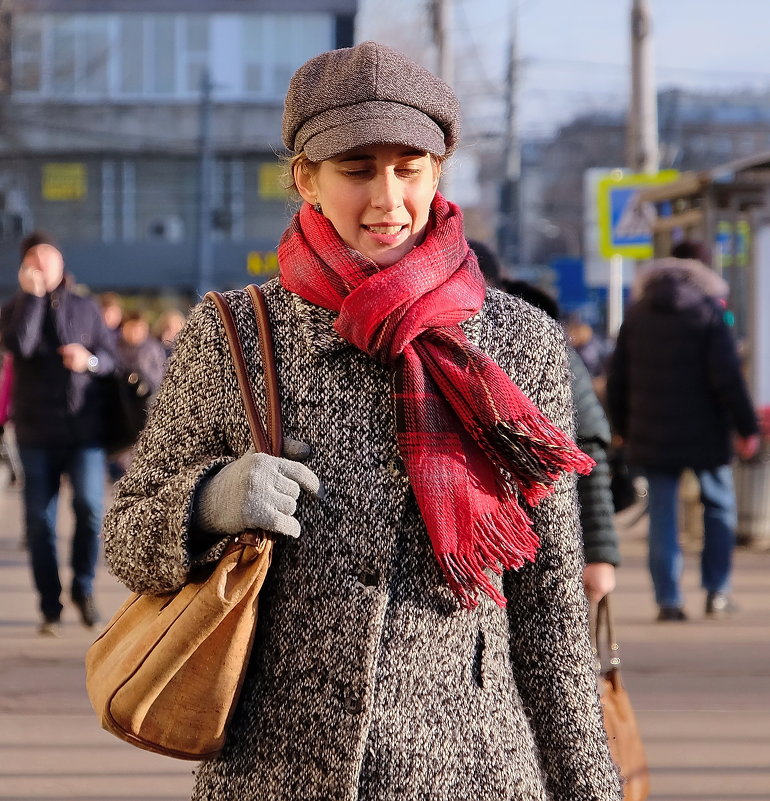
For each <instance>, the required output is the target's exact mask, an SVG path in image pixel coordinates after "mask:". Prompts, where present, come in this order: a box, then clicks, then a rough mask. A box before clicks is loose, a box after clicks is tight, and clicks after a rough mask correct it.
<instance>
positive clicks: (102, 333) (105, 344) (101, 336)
mask: <svg viewBox="0 0 770 801" xmlns="http://www.w3.org/2000/svg"><path fill="white" fill-rule="evenodd" d="M88 305H89V306H90V307H91V308H90V311H91V319H92V321H93V331H92V337H93V341H92V343H91V348H90V350H91V352H92V353H93V354H94V356H96V358H97V359H99V366H98V367H97V369H96V374H97V375H101V376H108V375H112V374H113V373H114V372H115V368H116V367H117V361H118V355H117V353H116V350H115V340H114V338H113V336H112V334H111V333H110V330H109V329H108V328H107V326H106V325H105V323H104V320H103V319H102V315H101V312H100V311H99V307H98V306H97V305H96V303H95V302H94V301H92V300H90V299H89V300H88Z"/></svg>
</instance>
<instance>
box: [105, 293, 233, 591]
mask: <svg viewBox="0 0 770 801" xmlns="http://www.w3.org/2000/svg"><path fill="white" fill-rule="evenodd" d="M238 403H239V400H238V393H237V386H236V385H235V376H234V373H233V367H232V362H231V360H230V356H229V352H228V348H227V342H226V339H225V336H224V330H223V328H222V327H221V323H220V321H219V318H218V315H217V313H216V310H215V308H214V306H213V304H211V303H209V302H206V301H204V302H203V303H201V304H199V305H198V306H197V307H196V309H195V310H194V311H193V313H192V314H191V315H190V319H189V321H188V323H187V325H186V327H185V329H184V331H183V332H182V333H181V334H180V336H179V341H178V344H177V347H176V350H175V353H174V355H173V356H172V358H171V361H170V363H169V368H168V371H167V373H166V375H165V377H164V379H163V382H162V384H161V387H160V389H159V391H158V395H157V397H156V399H155V401H154V403H153V405H152V407H151V410H150V414H149V417H148V420H147V425H146V426H145V429H144V431H143V433H142V436H141V437H140V440H139V443H138V446H137V452H136V458H135V459H134V462H133V463H132V465H131V467H130V469H129V471H128V472H127V473H126V475H125V476H124V477H123V478H122V479H121V480H120V481H119V482H118V484H117V485H116V487H115V499H114V502H113V504H112V507H111V508H110V510H109V512H108V513H107V515H106V517H105V521H104V550H105V555H106V557H107V561H108V563H109V566H110V570H111V572H112V573H113V574H114V575H115V576H116V577H117V578H118V579H119V580H120V581H122V582H123V583H124V584H125V585H126V586H128V587H129V588H130V589H132V590H134V591H135V592H142V593H148V594H160V593H164V592H171V591H174V590H176V589H178V588H179V587H181V586H182V585H183V584H184V583H185V581H186V580H187V578H188V575H189V571H190V568H191V567H192V566H193V564H194V561H193V554H192V553H191V548H190V545H189V542H190V527H191V518H192V506H193V500H194V496H195V491H196V488H197V486H198V483H199V482H200V481H201V479H202V478H203V477H204V476H205V475H207V474H208V473H209V472H210V471H211V470H213V469H216V468H218V467H220V466H222V465H224V464H227V463H228V462H230V461H232V460H233V458H235V454H234V452H233V448H232V445H231V444H230V442H229V438H228V436H227V432H226V422H225V415H226V414H227V411H226V410H228V408H229V409H233V408H236V409H237V408H238V406H237V404H238ZM234 404H235V406H234Z"/></svg>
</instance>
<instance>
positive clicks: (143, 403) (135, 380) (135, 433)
mask: <svg viewBox="0 0 770 801" xmlns="http://www.w3.org/2000/svg"><path fill="white" fill-rule="evenodd" d="M117 355H118V367H117V370H116V378H115V381H116V382H117V384H116V388H117V392H115V393H114V394H113V395H112V397H111V402H112V403H114V404H118V406H119V409H117V410H116V409H113V410H112V411H113V412H119V413H118V414H114V413H113V414H111V415H109V417H108V419H109V420H110V421H111V423H112V424H113V425H119V426H120V430H121V434H122V436H123V439H122V442H121V447H120V448H118V449H115V451H114V452H111V454H110V461H109V464H108V473H109V476H110V479H111V480H112V481H117V480H118V479H119V478H120V477H121V476H122V475H123V474H124V473H125V472H126V470H127V469H128V467H129V465H130V464H131V462H132V461H133V458H134V446H135V445H136V441H137V439H138V438H139V434H140V433H141V431H142V429H143V428H144V425H145V423H146V422H147V413H148V411H149V408H150V404H151V402H152V399H153V397H154V396H155V393H156V392H157V391H158V387H160V382H161V381H162V379H163V374H164V373H165V370H166V361H167V357H166V350H165V348H164V347H163V345H161V343H160V342H159V341H158V340H157V339H156V338H155V337H154V336H152V335H151V334H150V325H149V322H148V320H147V317H146V315H145V314H144V313H143V312H140V311H131V312H127V313H126V314H125V315H124V316H123V321H122V323H121V326H120V337H119V338H118V347H117ZM112 433H115V432H112Z"/></svg>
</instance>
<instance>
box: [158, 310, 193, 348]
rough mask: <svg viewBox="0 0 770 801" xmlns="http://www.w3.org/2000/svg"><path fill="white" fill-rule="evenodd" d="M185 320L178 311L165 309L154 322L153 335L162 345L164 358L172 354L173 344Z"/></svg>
mask: <svg viewBox="0 0 770 801" xmlns="http://www.w3.org/2000/svg"><path fill="white" fill-rule="evenodd" d="M186 319H187V318H186V317H185V316H184V314H182V312H180V311H179V309H166V311H164V312H162V313H161V315H160V316H159V317H158V319H157V320H156V321H155V325H154V326H153V334H154V335H155V338H156V339H157V340H158V341H159V342H160V343H161V345H163V347H164V349H165V351H166V356H170V355H171V353H172V352H173V350H174V343H175V342H176V338H177V337H178V336H179V332H180V331H181V330H182V329H183V328H184V324H185V320H186Z"/></svg>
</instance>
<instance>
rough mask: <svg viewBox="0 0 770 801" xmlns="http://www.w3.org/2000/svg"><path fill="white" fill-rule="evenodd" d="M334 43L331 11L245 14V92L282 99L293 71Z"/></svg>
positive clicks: (242, 46) (242, 32) (242, 42)
mask: <svg viewBox="0 0 770 801" xmlns="http://www.w3.org/2000/svg"><path fill="white" fill-rule="evenodd" d="M333 46H334V26H333V20H332V17H331V16H330V15H328V14H244V15H243V24H242V26H241V50H242V53H243V84H242V87H241V90H242V92H243V94H245V95H254V96H261V97H265V98H275V99H280V98H282V97H283V96H284V95H285V94H286V90H287V89H288V87H289V81H290V80H291V76H292V74H293V73H294V70H296V69H297V67H298V66H299V65H300V64H302V63H304V62H305V61H307V60H308V59H309V58H312V57H313V56H315V55H317V54H318V53H322V52H323V51H324V50H328V49H329V48H331V47H333Z"/></svg>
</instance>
